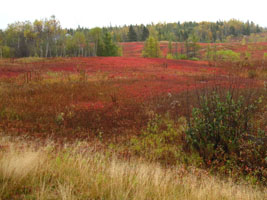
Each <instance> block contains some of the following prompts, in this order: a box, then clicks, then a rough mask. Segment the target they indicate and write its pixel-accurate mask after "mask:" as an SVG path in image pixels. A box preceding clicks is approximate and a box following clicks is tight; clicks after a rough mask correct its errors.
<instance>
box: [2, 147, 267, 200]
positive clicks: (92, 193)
mask: <svg viewBox="0 0 267 200" xmlns="http://www.w3.org/2000/svg"><path fill="white" fill-rule="evenodd" d="M13 146H14V145H13ZM81 149H83V150H86V151H83V153H81ZM111 157H112V156H111ZM111 157H110V156H105V155H104V154H99V153H95V152H93V151H89V150H88V149H84V148H81V146H79V145H76V146H75V147H68V148H65V149H62V150H60V151H55V148H54V147H53V146H51V145H48V146H46V147H44V148H41V149H40V148H39V150H34V149H33V148H32V147H25V146H23V147H22V146H20V147H19V148H16V147H10V146H9V147H5V148H3V147H2V150H1V152H0V199H1V200H4V199H64V200H65V199H66V200H67V199H136V200H137V199H138V200H142V199H159V200H162V199H200V200H202V199H205V200H207V199H216V200H218V199H224V200H225V199H240V200H241V199H242V200H246V199H259V200H262V199H266V198H267V189H266V188H258V187H256V186H251V185H245V184H235V183H234V182H232V181H231V180H227V181H222V180H219V179H218V178H216V177H214V176H211V175H208V174H207V173H206V172H205V171H201V170H197V169H194V170H191V172H188V171H186V170H184V169H183V167H176V168H174V169H166V168H162V167H161V166H160V165H158V164H157V163H146V162H143V161H140V160H135V161H129V162H126V161H121V160H118V159H117V158H115V157H112V158H111Z"/></svg>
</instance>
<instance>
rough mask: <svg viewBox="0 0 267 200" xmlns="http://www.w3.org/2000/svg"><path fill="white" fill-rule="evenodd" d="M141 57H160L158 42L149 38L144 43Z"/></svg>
mask: <svg viewBox="0 0 267 200" xmlns="http://www.w3.org/2000/svg"><path fill="white" fill-rule="evenodd" d="M142 55H143V57H148V58H152V57H155V58H156V57H160V56H161V51H160V47H159V42H158V40H157V39H155V38H154V37H152V36H149V37H148V39H147V40H146V42H145V45H144V49H143V52H142Z"/></svg>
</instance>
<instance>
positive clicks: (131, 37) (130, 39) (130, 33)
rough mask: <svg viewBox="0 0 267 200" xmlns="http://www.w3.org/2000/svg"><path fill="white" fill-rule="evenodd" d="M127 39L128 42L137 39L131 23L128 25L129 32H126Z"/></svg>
mask: <svg viewBox="0 0 267 200" xmlns="http://www.w3.org/2000/svg"><path fill="white" fill-rule="evenodd" d="M128 41H129V42H134V41H137V34H136V32H135V30H134V28H133V25H130V27H129V32H128Z"/></svg>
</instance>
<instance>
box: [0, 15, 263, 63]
mask: <svg viewBox="0 0 267 200" xmlns="http://www.w3.org/2000/svg"><path fill="white" fill-rule="evenodd" d="M265 31H266V28H263V27H260V26H259V25H257V24H255V23H253V22H252V21H251V22H250V21H247V22H242V21H238V20H235V19H232V20H229V21H217V22H199V23H197V22H183V23H180V22H177V23H158V24H153V23H151V24H148V25H129V26H126V25H124V26H121V27H117V26H116V27H112V26H110V27H103V28H99V27H96V28H91V29H88V28H83V27H78V28H77V29H65V28H62V27H61V25H60V21H59V20H57V19H56V17H55V16H51V17H50V18H49V19H43V20H35V21H34V22H33V23H32V22H30V21H25V22H15V23H12V24H9V25H8V26H7V28H6V29H5V30H0V57H1V58H2V57H3V58H14V57H59V56H61V57H73V56H84V57H90V56H120V55H122V49H121V47H120V45H119V43H121V42H136V41H145V40H146V39H147V38H148V36H149V35H150V36H153V37H154V38H156V39H157V40H159V41H172V42H190V41H194V42H202V43H222V42H227V41H228V42H229V41H231V40H234V39H240V40H241V39H242V38H245V39H246V40H249V41H251V42H253V41H254V42H256V41H266V39H267V38H266V37H259V35H258V34H259V33H261V32H265Z"/></svg>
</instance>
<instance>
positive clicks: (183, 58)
mask: <svg viewBox="0 0 267 200" xmlns="http://www.w3.org/2000/svg"><path fill="white" fill-rule="evenodd" d="M177 59H178V60H186V59H187V56H186V55H185V54H180V55H178V56H177Z"/></svg>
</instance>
